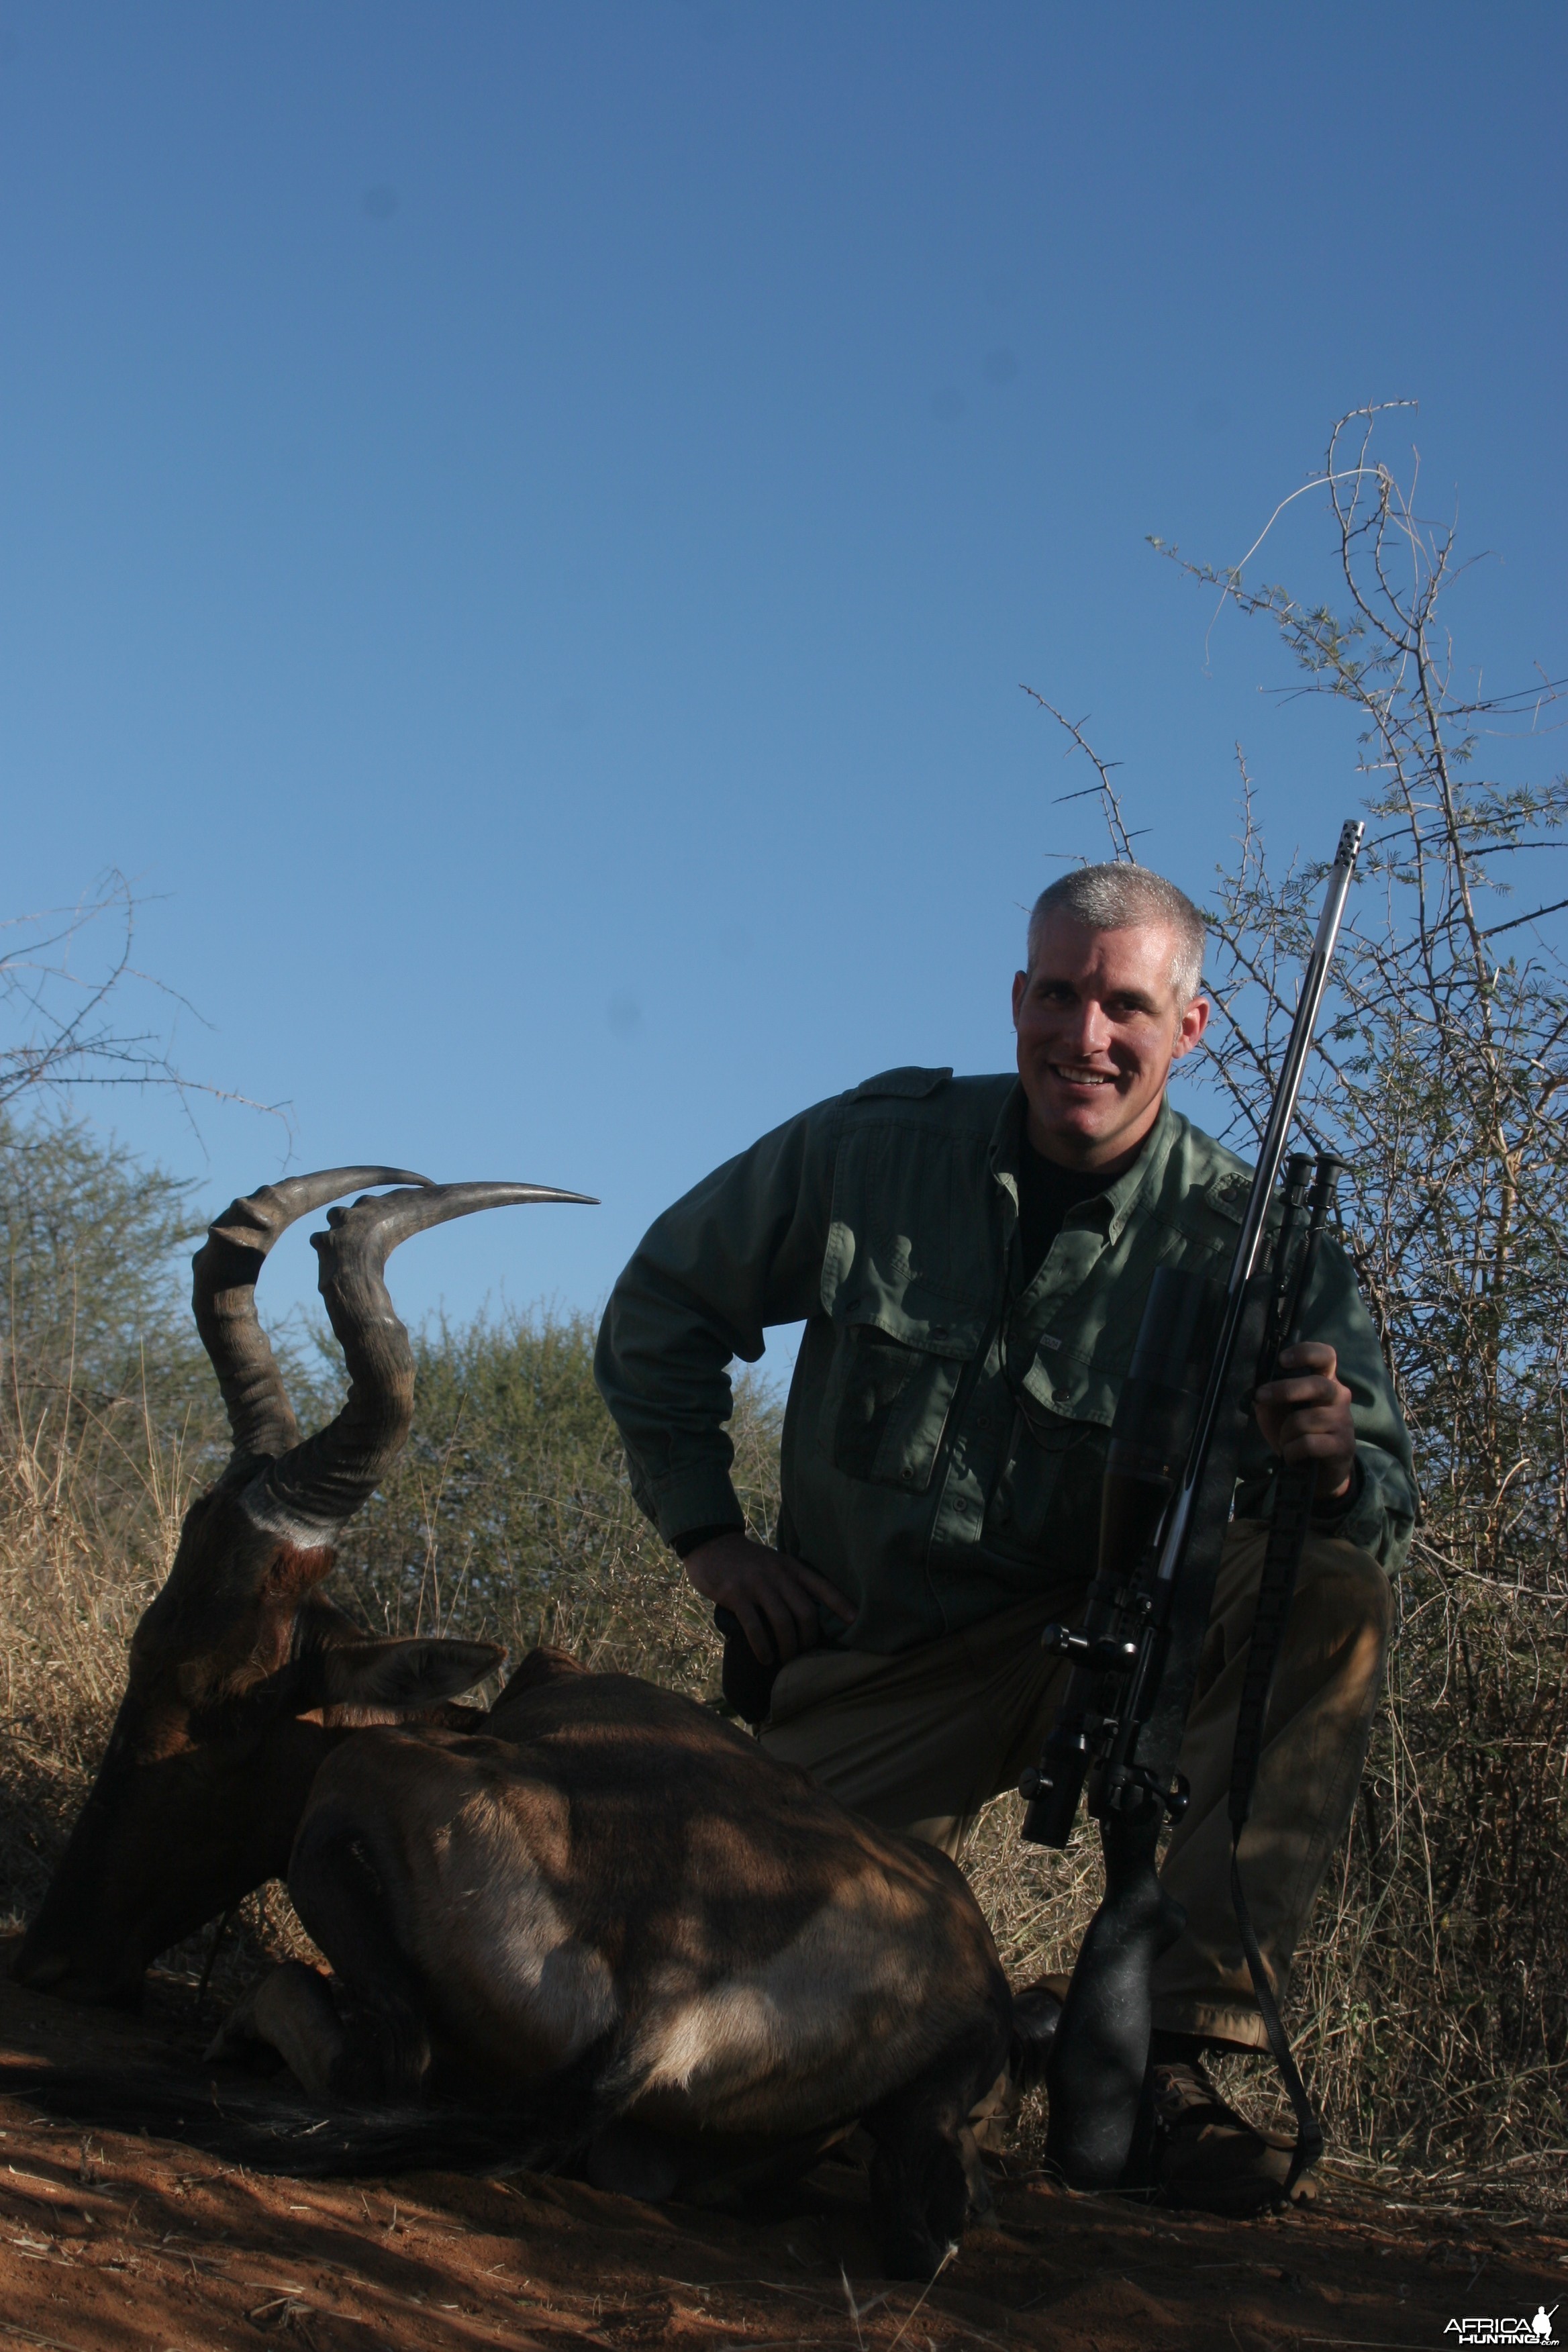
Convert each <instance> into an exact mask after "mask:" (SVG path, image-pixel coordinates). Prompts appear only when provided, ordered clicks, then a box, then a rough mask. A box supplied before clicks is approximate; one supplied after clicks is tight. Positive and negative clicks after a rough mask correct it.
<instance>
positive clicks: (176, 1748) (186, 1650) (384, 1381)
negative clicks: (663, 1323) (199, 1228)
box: [16, 1168, 586, 2001]
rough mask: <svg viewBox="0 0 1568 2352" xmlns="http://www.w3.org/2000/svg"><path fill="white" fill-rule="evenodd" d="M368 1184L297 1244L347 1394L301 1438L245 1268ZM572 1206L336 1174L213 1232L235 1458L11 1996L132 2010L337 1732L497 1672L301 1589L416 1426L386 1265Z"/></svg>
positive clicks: (465, 1652) (298, 1183)
mask: <svg viewBox="0 0 1568 2352" xmlns="http://www.w3.org/2000/svg"><path fill="white" fill-rule="evenodd" d="M362 1184H397V1185H405V1186H408V1187H411V1188H413V1189H410V1190H405V1191H399V1192H391V1193H386V1194H383V1195H381V1196H380V1197H374V1198H372V1197H366V1198H362V1199H360V1200H357V1201H355V1202H354V1203H353V1206H352V1207H351V1208H346V1209H342V1208H335V1209H330V1210H329V1211H328V1213H327V1222H328V1225H329V1227H330V1230H329V1231H328V1232H326V1233H324V1234H313V1235H312V1236H311V1239H312V1242H313V1244H314V1246H315V1248H316V1250H317V1252H318V1253H319V1255H320V1257H321V1273H320V1285H321V1296H322V1297H323V1298H324V1299H325V1301H326V1306H327V1313H328V1315H329V1317H330V1318H331V1326H332V1328H333V1330H334V1331H335V1332H336V1333H337V1336H338V1339H340V1341H341V1342H342V1349H343V1355H344V1357H345V1359H346V1361H347V1365H348V1370H349V1381H350V1385H349V1393H348V1398H347V1402H345V1403H344V1405H343V1407H342V1412H339V1413H338V1415H337V1417H336V1419H335V1420H333V1421H331V1423H329V1424H328V1425H327V1427H326V1428H325V1429H322V1430H320V1431H318V1432H317V1433H316V1435H315V1436H313V1437H310V1438H306V1439H304V1440H301V1439H300V1432H299V1426H298V1424H297V1423H296V1421H295V1419H294V1414H293V1412H292V1410H291V1408H290V1406H289V1399H288V1397H287V1395H286V1393H285V1391H284V1387H283V1381H282V1376H281V1374H280V1373H279V1369H278V1365H277V1362H276V1360H275V1359H274V1357H273V1354H272V1350H271V1348H270V1347H269V1346H268V1340H267V1336H266V1334H265V1332H264V1331H263V1330H262V1328H261V1326H260V1324H259V1322H258V1320H257V1315H256V1282H257V1277H258V1275H259V1274H260V1272H261V1268H262V1266H263V1265H264V1264H265V1262H266V1258H267V1255H268V1251H269V1250H270V1249H271V1247H272V1245H273V1244H274V1242H276V1241H277V1239H278V1237H279V1234H281V1233H282V1232H283V1231H284V1229H285V1228H286V1227H287V1226H289V1224H291V1223H293V1222H294V1220H295V1219H296V1218H297V1217H300V1216H304V1215H306V1214H307V1213H309V1212H310V1211H311V1210H313V1209H319V1208H321V1207H322V1206H323V1205H324V1203H325V1202H329V1201H334V1200H337V1199H338V1198H339V1197H340V1196H341V1195H342V1194H343V1193H344V1192H351V1191H353V1189H354V1188H355V1187H356V1186H359V1185H362ZM585 1197H586V1196H585V1195H584V1194H583V1193H580V1192H554V1191H552V1190H549V1189H547V1188H546V1187H544V1186H542V1185H539V1184H432V1183H430V1182H429V1181H427V1179H426V1178H425V1177H422V1176H413V1175H410V1174H409V1173H408V1172H407V1171H405V1170H404V1169H399V1168H331V1169H327V1170H324V1171H322V1172H321V1173H320V1174H319V1175H314V1176H295V1177H290V1178H289V1179H288V1180H287V1181H285V1182H283V1183H280V1184H268V1185H263V1186H262V1188H261V1190H260V1191H259V1192H252V1193H250V1194H248V1195H247V1197H246V1198H244V1199H243V1200H238V1201H236V1202H234V1203H233V1204H232V1206H231V1207H230V1208H228V1209H227V1210H226V1212H225V1213H224V1214H223V1216H221V1217H220V1218H219V1219H218V1220H217V1222H216V1224H214V1225H213V1226H211V1227H210V1229H209V1231H208V1234H207V1238H206V1241H205V1244H203V1246H202V1248H201V1249H199V1250H198V1251H197V1253H196V1255H195V1286H194V1294H193V1300H192V1303H193V1306H194V1307H195V1318H196V1328H197V1329H198V1330H199V1331H200V1333H201V1336H202V1342H203V1345H204V1346H205V1349H206V1351H207V1354H208V1355H209V1356H210V1357H211V1359H212V1362H213V1366H214V1369H215V1370H216V1373H217V1377H218V1385H219V1387H220V1388H221V1390H222V1391H223V1400H224V1403H225V1405H226V1408H227V1412H228V1420H229V1427H230V1429H231V1431H232V1432H233V1437H234V1450H233V1452H232V1454H230V1457H229V1460H228V1464H227V1466H226V1468H225V1470H224V1472H223V1474H222V1475H221V1476H220V1477H219V1478H218V1479H217V1481H216V1484H215V1485H214V1486H211V1487H210V1488H209V1489H208V1490H207V1492H206V1493H205V1494H204V1495H201V1496H198V1497H197V1499H196V1500H195V1502H194V1503H193V1504H192V1505H191V1507H190V1509H189V1510H188V1511H187V1512H186V1514H185V1520H184V1527H183V1528H182V1529H181V1531H180V1543H179V1549H178V1550H177V1552H176V1553H175V1556H174V1566H173V1568H172V1569H171V1570H170V1571H169V1575H168V1579H167V1581H166V1582H165V1583H164V1585H163V1590H162V1591H160V1592H159V1593H158V1595H157V1597H156V1599H155V1600H154V1601H152V1603H151V1604H150V1605H149V1607H148V1609H147V1611H146V1612H145V1614H144V1615H143V1617H142V1622H141V1623H140V1624H139V1625H138V1626H137V1628H136V1632H135V1633H134V1635H133V1636H132V1643H131V1657H130V1666H129V1671H128V1674H127V1677H126V1685H125V1695H124V1696H123V1698H122V1699H121V1705H120V1711H119V1714H118V1715H117V1717H116V1718H115V1723H114V1728H113V1730H112V1732H111V1733H110V1740H109V1745H108V1748H106V1749H105V1751H104V1756H103V1761H102V1762H101V1764H100V1766H99V1770H98V1778H97V1780H95V1781H94V1783H93V1786H92V1789H91V1791H90V1792H89V1796H88V1799H87V1802H86V1804H85V1805H84V1806H83V1808H82V1811H81V1816H80V1818H79V1821H78V1822H77V1825H76V1828H75V1830H74V1831H73V1832H72V1834H71V1838H70V1843H69V1844H68V1846H67V1849H66V1852H65V1854H64V1857H63V1859H62V1860H61V1863H60V1865H59V1868H58V1870H57V1872H56V1873H55V1875H54V1878H53V1880H52V1882H51V1884H50V1886H49V1890H48V1893H47V1895H46V1896H45V1898H44V1903H43V1907H42V1909H41V1910H40V1912H39V1914H38V1916H37V1919H36V1920H35V1921H34V1923H33V1925H32V1927H30V1928H29V1930H28V1932H27V1935H26V1938H25V1940H24V1942H23V1945H22V1948H21V1951H20V1953H19V1955H18V1957H17V1960H16V1976H17V1977H18V1978H19V1979H21V1981H22V1982H23V1983H25V1984H29V1985H33V1986H36V1987H37V1988H38V1989H40V1990H51V1991H55V1992H58V1993H62V1994H65V1995H67V1996H68V1997H69V1998H71V1999H74V2000H89V2001H91V2000H100V2001H123V2000H133V1999H134V1998H135V1996H136V1993H137V1991H138V1990H139V1988H140V1985H141V1981H142V1975H143V1973H144V1971H145V1969H146V1967H147V1964H148V1962H149V1961H150V1960H151V1959H152V1958H153V1957H154V1955H155V1954H156V1953H158V1952H160V1951H163V1950H164V1949H165V1948H167V1947H168V1946H169V1945H170V1944H173V1943H177V1942H178V1941H179V1940H180V1938H181V1937H183V1936H186V1935H189V1934H190V1933H192V1931H193V1930H194V1929H195V1928H196V1927H200V1926H201V1925H202V1923H203V1922H204V1921H205V1920H207V1919H210V1918H211V1917H213V1916H214V1915H215V1914H216V1913H217V1912H219V1911H221V1910H223V1909H225V1908H226V1906H228V1905H230V1904H232V1903H235V1902H237V1901H238V1899H239V1897H240V1896H241V1895H245V1894H247V1893H248V1892H249V1891H250V1889H251V1888H252V1887H254V1886H258V1885H260V1884H261V1883H262V1882H263V1880H265V1879H268V1878H271V1877H276V1876H280V1875H281V1874H282V1873H283V1872H284V1870H285V1869H286V1867H287V1864H288V1859H289V1845H290V1843H291V1841H292V1838H293V1833H294V1830H295V1827H296V1824H297V1823H298V1821H299V1818H300V1812H301V1811H302V1809H303V1806H304V1802H305V1799H306V1796H307V1794H308V1793H309V1790H310V1782H311V1780H312V1779H313V1778H314V1776H315V1773H316V1770H317V1769H318V1767H319V1765H320V1764H321V1760H322V1758H323V1756H324V1755H325V1753H326V1752H327V1750H328V1748H330V1747H331V1746H333V1745H335V1744H336V1741H337V1740H338V1739H339V1738H342V1737H343V1735H344V1733H345V1731H346V1730H348V1729H351V1728H353V1727H354V1726H356V1725H359V1724H363V1723H368V1722H382V1723H384V1722H390V1721H394V1720H395V1719H396V1718H397V1717H400V1716H405V1715H407V1714H409V1713H411V1712H415V1711H416V1710H418V1709H420V1708H425V1707H430V1706H435V1705H437V1704H439V1703H440V1702H442V1701H444V1700H447V1699H449V1698H451V1697H453V1696H455V1695H456V1694H457V1693H458V1692H459V1691H464V1690H467V1689H468V1688H470V1687H471V1685H473V1684H474V1683H476V1682H478V1681H479V1679H480V1678H481V1676H482V1675H486V1674H488V1673H489V1670H490V1669H491V1668H492V1667H493V1666H495V1665H497V1664H499V1663H500V1658H501V1656H502V1652H501V1651H500V1649H499V1648H498V1647H497V1646H496V1645H495V1644H493V1643H489V1642H452V1641H442V1640H435V1639H426V1640H396V1641H384V1640H383V1641H376V1640H372V1639H370V1638H368V1637H367V1636H366V1634H365V1633H363V1629H362V1628H361V1627H360V1626H358V1625H356V1624H355V1623H354V1622H353V1619H352V1618H350V1617H347V1616H345V1615H344V1614H343V1612H342V1611H341V1610H338V1609H335V1608H334V1607H333V1606H332V1604H331V1602H330V1601H326V1600H325V1599H323V1598H322V1597H321V1594H320V1593H319V1592H318V1591H317V1589H316V1588H317V1587H318V1586H319V1585H320V1584H321V1580H322V1579H323V1578H324V1577H325V1576H326V1575H327V1573H328V1571H329V1570H331V1565H332V1560H333V1557H334V1555H333V1550H332V1545H333V1539H334V1538H335V1536H336V1534H337V1531H338V1529H339V1528H342V1526H343V1525H344V1523H345V1521H347V1520H348V1519H350V1518H352V1517H353V1514H354V1513H355V1512H356V1511H357V1510H358V1509H359V1508H360V1507H361V1505H362V1504H363V1503H365V1502H366V1501H368V1499H369V1497H370V1496H371V1495H372V1494H373V1493H374V1489H375V1486H376V1485H377V1483H378V1482H379V1481H380V1479H381V1478H383V1477H384V1475H385V1474H386V1472H387V1471H388V1469H390V1467H391V1465H393V1463H394V1462H395V1460H396V1458H397V1455H398V1454H399V1453H400V1452H401V1450H402V1448H403V1445H404V1443H405V1440H406V1438H407V1435H408V1425H409V1422H410V1420H411V1418H412V1415H413V1410H414V1356H413V1350H412V1349H411V1348H410V1346H409V1343H408V1334H407V1332H406V1331H405V1329H404V1327H403V1325H402V1323H401V1322H400V1321H399V1320H398V1318H397V1315H396V1313H395V1310H394V1307H393V1304H392V1300H391V1298H390V1297H389V1296H388V1293H387V1288H386V1284H385V1282H384V1278H383V1270H384V1266H385V1264H386V1260H387V1257H388V1255H389V1254H390V1253H391V1252H392V1251H393V1250H394V1249H395V1248H396V1246H397V1244H398V1243H399V1242H402V1241H406V1240H407V1238H408V1236H409V1235H410V1234H416V1233H422V1232H423V1231H424V1230H425V1228H426V1226H427V1225H437V1224H441V1223H445V1221H446V1220H447V1218H448V1217H462V1216H467V1215H468V1213H469V1212H470V1211H472V1210H475V1209H493V1208H501V1207H505V1206H507V1205H509V1204H510V1203H513V1202H528V1201H581V1200H584V1198H585Z"/></svg>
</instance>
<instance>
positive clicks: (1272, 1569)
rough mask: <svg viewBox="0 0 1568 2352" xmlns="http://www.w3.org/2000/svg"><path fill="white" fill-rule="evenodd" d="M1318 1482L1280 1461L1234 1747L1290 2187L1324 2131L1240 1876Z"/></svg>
mask: <svg viewBox="0 0 1568 2352" xmlns="http://www.w3.org/2000/svg"><path fill="white" fill-rule="evenodd" d="M1317 1483H1318V1468H1317V1465H1316V1463H1313V1462H1308V1463H1303V1464H1301V1465H1299V1466H1297V1467H1294V1468H1289V1467H1287V1466H1285V1465H1283V1464H1282V1465H1280V1468H1279V1472H1278V1474H1277V1475H1276V1477H1275V1482H1274V1508H1273V1512H1272V1514H1271V1516H1270V1518H1269V1523H1268V1547H1267V1549H1266V1550H1265V1552H1264V1555H1263V1572H1262V1575H1261V1577H1260V1579H1259V1580H1258V1612H1257V1614H1256V1616H1255V1617H1254V1619H1253V1621H1252V1639H1251V1642H1250V1643H1249V1645H1248V1649H1247V1674H1246V1676H1245V1679H1244V1680H1243V1683H1242V1688H1241V1706H1240V1709H1239V1712H1238V1713H1237V1720H1236V1748H1235V1751H1234V1753H1233V1755H1232V1758H1231V1766H1230V1899H1231V1904H1232V1906H1233V1907H1234V1909H1235V1912H1236V1924H1237V1928H1238V1929H1239V1931H1240V1935H1241V1948H1242V1950H1243V1951H1244V1952H1245V1953H1246V1955H1247V1974H1248V1975H1249V1976H1250V1977H1251V1979H1252V1989H1253V1990H1254V1992H1255V1993H1256V1994H1257V1995H1258V2010H1259V2012H1260V2013H1261V2015H1262V2019H1263V2029H1264V2032H1266V2033H1267V2034H1268V2047H1269V2051H1270V2053H1272V2056H1273V2059H1274V2063H1275V2064H1276V2066H1278V2067H1279V2075H1280V2080H1281V2081H1282V2082H1283V2084H1284V2085H1285V2089H1286V2093H1287V2095H1288V2096H1289V2101H1290V2107H1291V2112H1292V2114H1293V2115H1294V2116H1295V2118H1296V2146H1295V2147H1294V2149H1293V2150H1292V2152H1291V2157H1290V2170H1289V2175H1288V2177H1287V2179H1286V2183H1285V2189H1286V2194H1287V2195H1289V2192H1290V2190H1291V2189H1294V2188H1295V2186H1296V2183H1297V2181H1298V2180H1300V2178H1301V2175H1302V2174H1303V2172H1305V2171H1306V2170H1307V2168H1308V2167H1309V2166H1310V2165H1313V2164H1316V2162H1317V2160H1318V2158H1320V2157H1321V2154H1322V2152H1323V2133H1322V2126H1321V2124H1320V2123H1319V2121H1318V2118H1317V2116H1316V2115H1315V2114H1314V2112H1313V2109H1312V2103H1311V2100H1310V2098H1309V2097H1308V2095H1307V2086H1306V2084H1305V2083H1303V2081H1302V2080H1301V2074H1300V2068H1299V2067H1298V2065H1297V2063H1296V2061H1295V2057H1294V2055H1293V2054H1292V2052H1291V2049H1290V2043H1289V2037H1288V2036H1287V2034H1286V2032H1285V2026H1284V2021H1283V2020H1282V2019H1281V2017H1280V2015H1279V2002H1278V2001H1277V2000H1275V1998H1274V1984H1273V1980H1272V1979H1271V1978H1270V1976H1269V1973H1268V1962H1267V1961H1266V1960H1265V1959H1264V1957H1263V1951H1262V1947H1261V1946H1260V1945H1259V1943H1258V1930H1257V1929H1256V1927H1254V1926H1253V1924H1252V1914H1251V1912H1250V1911H1249V1910H1248V1908H1247V1892H1246V1889H1245V1888H1244V1886H1243V1885H1242V1883H1241V1832H1242V1831H1243V1830H1244V1829H1245V1828H1246V1826H1247V1815H1248V1813H1249V1812H1250V1811H1251V1810H1252V1793H1253V1790H1255V1789H1256V1787H1257V1786H1258V1766H1259V1764H1260V1763H1261V1761H1262V1759H1263V1726H1264V1718H1265V1717H1266V1716H1267V1714H1268V1693H1269V1690H1270V1688H1271V1686H1272V1685H1273V1681H1274V1668H1275V1664H1276V1662H1277V1660H1278V1658H1279V1645H1280V1643H1281V1642H1282V1641H1283V1639H1284V1634H1285V1622H1286V1620H1287V1618H1288V1617H1289V1613H1290V1601H1291V1598H1292V1596H1293V1595H1294V1593H1295V1590H1296V1572H1297V1570H1298V1569H1299V1568H1300V1565H1301V1553H1302V1549H1303V1548H1304V1546H1305V1544H1306V1541H1307V1530H1308V1528H1309V1527H1310V1525H1311V1518H1312V1501H1313V1496H1314V1493H1315V1490H1316V1487H1317Z"/></svg>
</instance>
